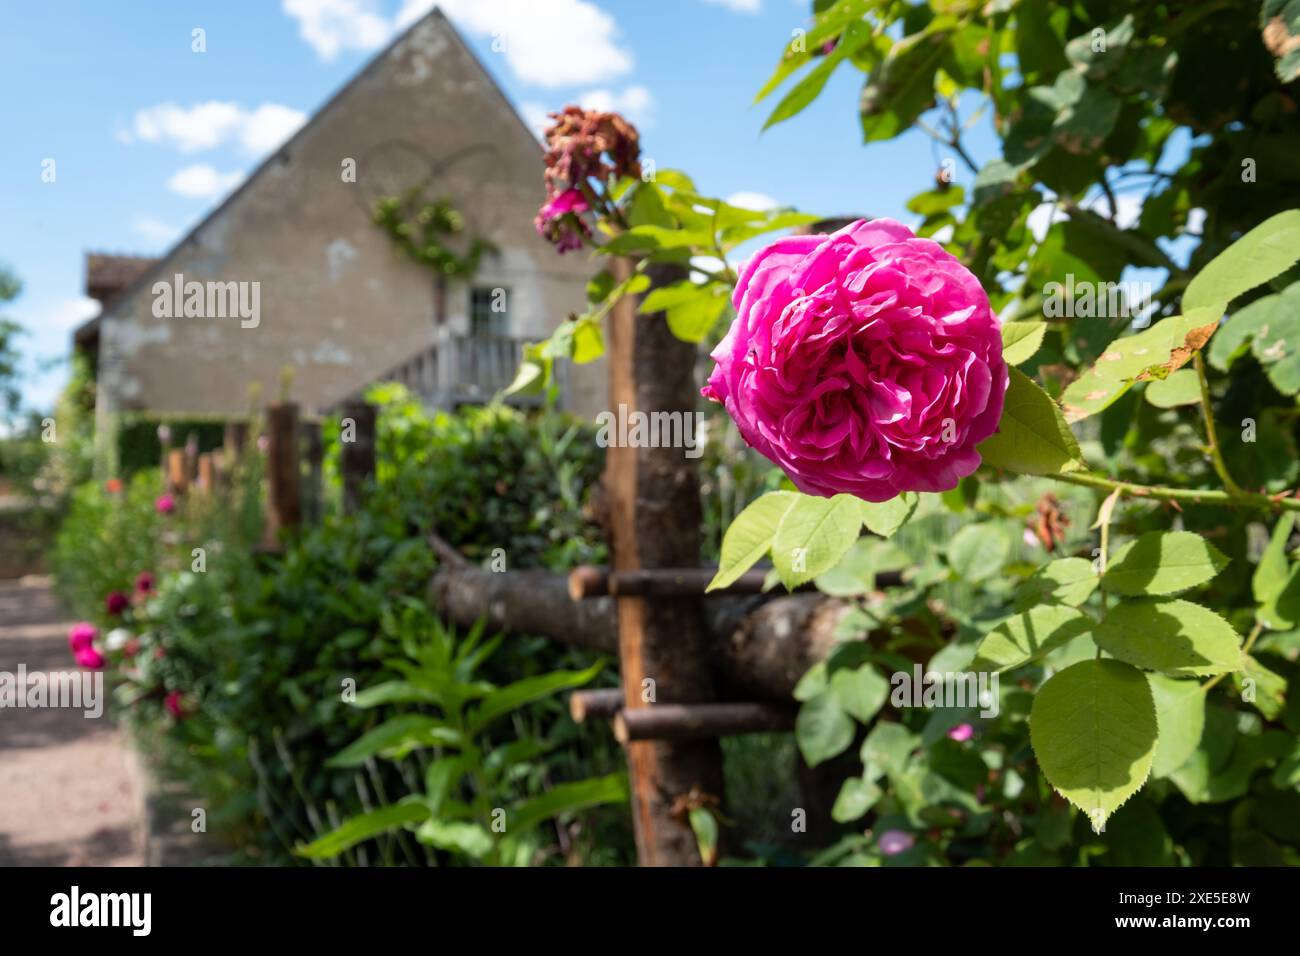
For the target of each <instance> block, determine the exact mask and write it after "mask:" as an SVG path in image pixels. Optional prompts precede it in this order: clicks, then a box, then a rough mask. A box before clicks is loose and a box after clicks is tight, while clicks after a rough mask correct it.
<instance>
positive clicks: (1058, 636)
mask: <svg viewBox="0 0 1300 956" xmlns="http://www.w3.org/2000/svg"><path fill="white" fill-rule="evenodd" d="M1092 627H1093V620H1092V618H1090V617H1088V615H1086V614H1084V613H1083V612H1082V611H1078V610H1075V609H1074V608H1072V607H1066V606H1065V605H1063V604H1044V605H1041V606H1039V607H1035V608H1030V609H1029V610H1028V611H1025V612H1024V613H1023V614H1017V615H1016V616H1015V617H1012V618H1008V619H1007V620H1005V621H1003V622H1002V623H1001V624H999V625H998V626H997V627H995V628H994V629H993V630H991V631H989V632H988V633H987V634H985V635H984V638H983V639H982V640H981V641H980V643H979V646H978V647H977V648H976V651H975V660H973V661H972V662H971V665H970V669H971V670H973V671H976V672H980V671H998V672H1001V671H1007V670H1011V669H1012V668H1015V667H1022V666H1024V665H1025V664H1028V663H1030V662H1031V661H1035V660H1038V659H1039V658H1040V657H1042V656H1043V655H1044V654H1046V653H1048V652H1049V651H1052V650H1055V649H1056V648H1058V647H1061V646H1062V645H1064V644H1067V643H1069V642H1070V641H1072V640H1074V639H1075V638H1076V637H1079V636H1080V635H1082V634H1087V633H1088V631H1090V630H1091V629H1092Z"/></svg>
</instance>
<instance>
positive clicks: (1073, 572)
mask: <svg viewBox="0 0 1300 956" xmlns="http://www.w3.org/2000/svg"><path fill="white" fill-rule="evenodd" d="M1099 580H1100V579H1099V578H1098V575H1097V572H1096V571H1095V570H1094V569H1093V566H1092V562H1091V561H1089V560H1088V559H1087V558H1058V559H1057V560H1055V561H1049V562H1048V563H1047V564H1045V565H1043V567H1041V568H1039V569H1038V570H1037V571H1035V572H1034V573H1033V575H1031V576H1030V577H1029V578H1028V579H1027V580H1026V581H1025V582H1024V583H1023V584H1021V585H1020V587H1019V588H1017V589H1016V605H1015V606H1016V610H1017V611H1027V610H1029V609H1030V608H1031V607H1034V606H1036V605H1038V604H1041V603H1043V602H1044V601H1052V602H1056V603H1059V604H1068V605H1070V606H1071V607H1078V606H1079V605H1080V604H1082V603H1083V602H1084V601H1086V600H1088V598H1089V597H1091V596H1092V592H1093V591H1095V590H1097V583H1098V581H1099Z"/></svg>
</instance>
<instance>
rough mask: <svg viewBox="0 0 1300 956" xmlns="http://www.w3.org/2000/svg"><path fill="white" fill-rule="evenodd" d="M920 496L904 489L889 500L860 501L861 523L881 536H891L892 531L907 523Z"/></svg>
mask: <svg viewBox="0 0 1300 956" xmlns="http://www.w3.org/2000/svg"><path fill="white" fill-rule="evenodd" d="M920 501H921V496H920V495H918V494H916V493H915V492H913V491H904V492H903V493H902V494H900V495H899V496H898V497H897V498H891V499H890V500H889V501H864V502H862V523H863V524H864V525H866V527H867V530H868V531H871V532H872V533H873V534H878V535H880V537H882V538H892V537H893V536H894V532H895V531H897V530H898V529H899V528H901V527H902V526H903V525H904V524H906V523H907V519H908V518H910V517H912V515H913V513H915V511H916V506H917V504H919V503H920Z"/></svg>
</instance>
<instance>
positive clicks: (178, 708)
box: [163, 690, 188, 720]
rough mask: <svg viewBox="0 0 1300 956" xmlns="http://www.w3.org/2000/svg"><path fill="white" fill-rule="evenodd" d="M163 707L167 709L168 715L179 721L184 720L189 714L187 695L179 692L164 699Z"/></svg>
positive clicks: (173, 692) (174, 692) (176, 691)
mask: <svg viewBox="0 0 1300 956" xmlns="http://www.w3.org/2000/svg"><path fill="white" fill-rule="evenodd" d="M163 706H164V707H166V708H167V713H169V714H171V715H172V716H173V717H175V718H176V719H177V720H184V719H185V715H186V714H187V713H188V711H187V710H186V709H185V695H184V694H182V693H181V692H180V691H178V690H174V691H172V692H171V693H170V694H168V695H167V696H166V697H165V698H164V699H163Z"/></svg>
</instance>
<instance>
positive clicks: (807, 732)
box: [794, 688, 857, 767]
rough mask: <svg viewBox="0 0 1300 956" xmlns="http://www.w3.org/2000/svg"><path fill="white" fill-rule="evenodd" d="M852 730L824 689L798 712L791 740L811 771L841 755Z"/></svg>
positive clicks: (836, 700)
mask: <svg viewBox="0 0 1300 956" xmlns="http://www.w3.org/2000/svg"><path fill="white" fill-rule="evenodd" d="M856 726H857V725H856V724H854V722H853V718H852V717H850V716H849V715H848V714H847V713H846V712H845V710H844V708H843V707H841V706H840V703H839V700H838V699H837V698H836V697H835V695H834V694H833V693H832V692H831V691H830V690H829V688H828V689H827V690H824V691H822V692H821V693H820V694H817V695H816V696H815V697H813V698H812V699H810V700H808V701H807V702H806V703H804V705H803V706H802V707H800V708H799V716H798V717H796V718H795V723H794V739H795V743H797V744H798V745H799V752H800V753H801V754H803V759H804V760H805V761H806V762H807V763H808V766H810V767H815V766H817V765H818V764H819V763H824V762H825V761H827V760H830V759H831V758H832V757H837V756H839V755H840V754H842V753H844V751H845V750H847V749H848V747H849V745H850V744H851V743H853V734H854V728H855V727H856Z"/></svg>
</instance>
